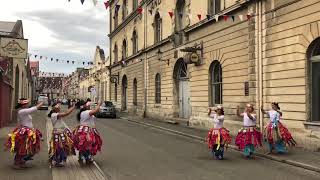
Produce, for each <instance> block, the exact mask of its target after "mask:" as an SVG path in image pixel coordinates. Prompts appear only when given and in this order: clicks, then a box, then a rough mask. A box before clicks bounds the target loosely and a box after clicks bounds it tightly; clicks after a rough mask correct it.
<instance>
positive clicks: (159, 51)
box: [156, 49, 169, 66]
mask: <svg viewBox="0 0 320 180" xmlns="http://www.w3.org/2000/svg"><path fill="white" fill-rule="evenodd" d="M156 53H157V57H158V60H159V61H167V64H168V66H169V59H162V57H163V52H162V51H161V50H160V49H158V51H157V52H156Z"/></svg>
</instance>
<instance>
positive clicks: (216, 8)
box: [208, 0, 221, 15]
mask: <svg viewBox="0 0 320 180" xmlns="http://www.w3.org/2000/svg"><path fill="white" fill-rule="evenodd" d="M220 11H221V0H208V14H209V15H216V14H218V13H219V12H220Z"/></svg>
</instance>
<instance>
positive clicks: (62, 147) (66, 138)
mask: <svg viewBox="0 0 320 180" xmlns="http://www.w3.org/2000/svg"><path fill="white" fill-rule="evenodd" d="M72 139H73V135H72V132H71V131H70V129H68V128H66V129H64V130H63V131H58V130H53V131H52V137H51V140H50V148H49V158H50V160H55V161H58V160H57V159H60V160H61V161H65V160H66V158H67V156H70V155H76V152H75V149H74V146H73V140H72Z"/></svg>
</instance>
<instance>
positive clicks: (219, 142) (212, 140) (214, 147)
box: [207, 106, 231, 160]
mask: <svg viewBox="0 0 320 180" xmlns="http://www.w3.org/2000/svg"><path fill="white" fill-rule="evenodd" d="M208 116H209V117H210V122H213V123H214V127H213V128H212V129H210V130H209V132H208V136H207V143H208V147H209V149H211V151H212V154H213V155H214V156H215V158H216V159H219V160H222V159H223V155H224V148H226V147H227V145H228V144H230V143H231V136H230V134H229V131H228V130H227V129H226V128H224V127H223V121H224V110H223V107H222V106H217V108H215V109H213V108H208Z"/></svg>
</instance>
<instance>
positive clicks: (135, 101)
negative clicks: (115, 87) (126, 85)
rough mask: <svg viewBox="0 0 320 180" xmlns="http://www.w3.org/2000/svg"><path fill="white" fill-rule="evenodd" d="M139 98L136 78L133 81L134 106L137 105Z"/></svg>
mask: <svg viewBox="0 0 320 180" xmlns="http://www.w3.org/2000/svg"><path fill="white" fill-rule="evenodd" d="M137 96H138V83H137V79H136V78H134V80H133V105H135V106H136V105H137V104H138V102H137Z"/></svg>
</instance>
